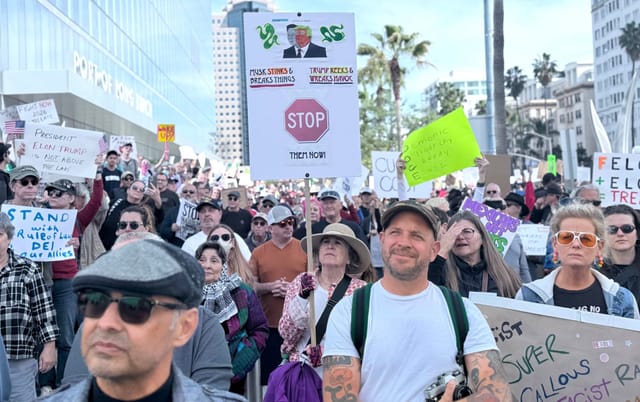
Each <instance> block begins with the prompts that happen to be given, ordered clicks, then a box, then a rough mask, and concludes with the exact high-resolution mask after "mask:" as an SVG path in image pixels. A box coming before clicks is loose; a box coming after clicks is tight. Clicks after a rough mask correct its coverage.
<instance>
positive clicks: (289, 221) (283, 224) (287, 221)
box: [277, 218, 296, 228]
mask: <svg viewBox="0 0 640 402" xmlns="http://www.w3.org/2000/svg"><path fill="white" fill-rule="evenodd" d="M295 223H296V220H295V219H293V218H289V219H285V220H283V221H282V222H278V223H277V225H278V226H280V227H281V228H286V227H287V226H293V225H295Z"/></svg>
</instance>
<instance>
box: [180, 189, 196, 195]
mask: <svg viewBox="0 0 640 402" xmlns="http://www.w3.org/2000/svg"><path fill="white" fill-rule="evenodd" d="M195 193H196V192H195V191H191V190H182V194H195Z"/></svg>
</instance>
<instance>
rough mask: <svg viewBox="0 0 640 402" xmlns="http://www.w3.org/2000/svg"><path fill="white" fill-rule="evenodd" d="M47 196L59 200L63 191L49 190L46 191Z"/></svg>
mask: <svg viewBox="0 0 640 402" xmlns="http://www.w3.org/2000/svg"><path fill="white" fill-rule="evenodd" d="M47 194H49V197H53V198H60V197H62V194H64V191H61V190H56V189H51V190H49V191H47Z"/></svg>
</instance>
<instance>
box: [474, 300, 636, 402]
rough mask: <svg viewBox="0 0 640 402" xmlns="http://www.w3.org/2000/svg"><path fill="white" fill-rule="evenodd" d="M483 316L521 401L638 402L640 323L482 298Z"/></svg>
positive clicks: (544, 306)
mask: <svg viewBox="0 0 640 402" xmlns="http://www.w3.org/2000/svg"><path fill="white" fill-rule="evenodd" d="M470 299H471V300H472V301H473V302H474V303H475V304H476V305H477V306H478V308H479V309H480V311H481V312H482V313H483V315H484V316H485V317H486V319H487V321H488V323H489V327H490V328H491V330H492V331H493V336H494V338H495V340H496V344H497V346H498V348H499V349H500V355H501V358H502V366H503V368H504V370H505V374H506V377H507V380H508V381H509V386H510V387H511V392H512V393H513V395H514V396H515V400H516V401H520V402H551V401H553V402H582V401H584V402H593V401H610V402H624V401H627V402H634V401H639V400H640V363H638V362H639V361H640V348H638V344H640V321H639V320H633V319H629V318H621V317H616V316H611V315H608V314H598V313H591V312H584V311H579V310H574V309H569V308H562V307H555V306H550V305H546V304H537V303H530V302H525V301H521V300H512V299H507V298H503V297H498V296H495V295H490V294H487V293H484V294H482V293H471V294H470Z"/></svg>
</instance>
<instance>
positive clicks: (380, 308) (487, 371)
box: [322, 201, 511, 402]
mask: <svg viewBox="0 0 640 402" xmlns="http://www.w3.org/2000/svg"><path fill="white" fill-rule="evenodd" d="M382 226H383V231H382V233H380V240H381V244H382V258H383V260H384V276H383V277H382V279H380V280H379V281H377V282H375V283H374V284H373V285H372V286H371V288H370V291H371V293H370V300H369V310H368V313H365V314H367V316H365V317H363V320H367V326H366V327H365V328H367V327H368V328H369V331H368V332H367V331H366V330H365V333H366V339H363V340H362V341H363V346H364V349H362V350H363V355H360V352H359V350H358V349H357V348H356V347H355V346H354V342H353V340H352V339H351V320H352V302H353V300H354V298H351V297H345V298H343V299H342V300H341V301H340V302H338V304H337V305H336V306H335V308H334V309H333V311H332V312H331V316H330V318H329V324H328V326H327V332H326V334H325V343H324V355H323V359H322V365H323V367H324V384H331V386H330V387H329V386H326V387H324V398H325V400H329V399H331V397H332V395H333V396H335V395H340V396H341V397H342V398H343V399H344V400H358V401H363V402H368V401H418V400H424V390H425V388H426V387H427V386H428V385H429V384H432V383H434V382H436V380H437V378H438V376H439V375H441V374H442V373H446V372H448V371H451V370H455V369H461V368H460V367H459V363H460V362H456V356H457V354H458V347H457V345H456V335H455V333H454V331H453V323H452V321H451V315H450V313H449V309H448V307H447V299H446V298H445V296H444V293H443V290H441V289H440V288H439V287H438V286H436V285H434V284H433V283H431V282H429V280H428V270H429V263H430V262H431V261H433V260H434V259H435V257H436V255H437V254H438V251H439V250H440V243H439V242H438V240H437V236H438V231H439V229H440V223H439V222H438V218H437V217H436V215H435V214H434V213H433V212H432V211H431V210H429V208H427V207H425V206H423V205H421V204H418V203H413V202H408V201H402V202H397V203H396V204H394V205H393V206H392V207H391V208H389V209H388V210H387V211H386V212H385V213H384V215H383V216H382ZM354 297H356V296H354ZM463 305H464V309H465V311H466V315H467V319H468V324H469V326H468V328H469V330H468V333H467V336H466V338H465V341H464V344H463V348H462V353H463V354H464V357H462V359H464V366H465V367H464V369H465V370H466V371H467V372H469V373H475V374H474V375H472V376H471V377H473V378H470V382H469V386H470V387H471V388H472V390H473V391H474V392H475V393H476V394H474V395H477V398H478V400H480V399H483V400H496V401H497V400H506V399H509V400H511V397H510V396H511V394H510V390H509V384H508V381H507V379H506V378H505V377H504V374H503V373H504V369H502V368H501V367H500V365H501V362H500V361H501V360H500V355H499V353H498V349H497V347H496V342H495V339H494V337H493V334H492V332H491V329H489V325H488V324H487V321H486V320H485V319H484V317H483V315H482V313H481V312H480V310H479V309H478V308H477V307H476V306H475V305H474V304H473V303H471V302H470V301H469V300H468V299H463ZM425 309H428V310H429V311H425ZM372 312H375V314H372ZM356 316H357V314H356ZM408 326H410V327H411V331H407V327H408ZM398 339H402V342H395V341H390V340H398ZM407 345H411V358H407V354H406V351H407ZM389 376H393V378H397V379H401V380H400V381H394V382H389V381H388V380H387V378H389ZM415 378H419V379H420V380H419V381H413V379H415ZM454 385H455V384H454V382H453V381H451V382H449V384H448V385H447V387H446V391H445V392H444V395H443V397H442V400H447V401H451V400H453V390H454ZM507 395H509V398H507V397H506V396H507Z"/></svg>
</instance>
